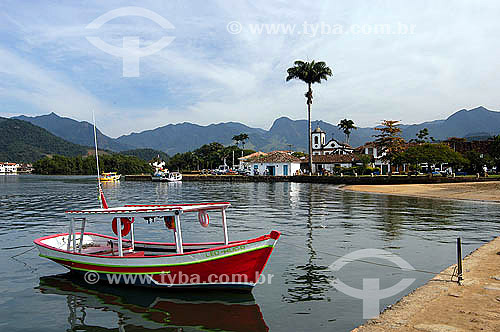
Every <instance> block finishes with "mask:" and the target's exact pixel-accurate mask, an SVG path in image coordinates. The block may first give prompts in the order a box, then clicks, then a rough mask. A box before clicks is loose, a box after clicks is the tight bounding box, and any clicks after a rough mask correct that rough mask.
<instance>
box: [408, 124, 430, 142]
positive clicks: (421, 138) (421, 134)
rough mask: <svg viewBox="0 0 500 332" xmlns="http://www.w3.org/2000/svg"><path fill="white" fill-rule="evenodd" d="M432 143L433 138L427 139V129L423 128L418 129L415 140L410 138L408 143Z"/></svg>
mask: <svg viewBox="0 0 500 332" xmlns="http://www.w3.org/2000/svg"><path fill="white" fill-rule="evenodd" d="M429 141H431V142H434V141H435V139H434V137H432V136H431V137H429V129H427V128H423V129H420V130H419V131H418V133H417V138H412V139H411V140H410V142H415V143H426V142H429Z"/></svg>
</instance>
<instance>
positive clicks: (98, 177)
mask: <svg viewBox="0 0 500 332" xmlns="http://www.w3.org/2000/svg"><path fill="white" fill-rule="evenodd" d="M92 120H94V145H95V160H96V163H97V187H98V188H97V189H98V195H99V204H100V205H101V209H102V198H101V193H102V188H101V176H100V174H99V153H98V152H97V134H96V129H95V113H94V110H92Z"/></svg>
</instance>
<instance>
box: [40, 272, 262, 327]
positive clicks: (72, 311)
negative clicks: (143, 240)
mask: <svg viewBox="0 0 500 332" xmlns="http://www.w3.org/2000/svg"><path fill="white" fill-rule="evenodd" d="M38 288H39V290H40V292H41V293H42V294H53V295H54V294H55V295H61V296H66V303H67V306H68V323H69V324H70V326H71V329H70V330H71V331H111V330H113V331H116V328H109V322H110V321H111V319H109V317H107V319H106V321H105V323H103V324H102V325H106V326H97V325H95V321H96V319H95V317H92V315H95V312H96V311H98V312H101V313H107V314H109V313H115V314H116V317H115V318H116V319H115V321H116V325H117V327H118V328H119V330H120V331H132V330H134V331H136V330H138V329H140V330H141V331H153V330H154V331H157V330H158V329H161V330H162V331H184V328H186V327H189V328H190V330H193V328H194V330H196V331H198V330H200V331H201V330H202V331H206V330H216V331H241V332H250V331H269V328H268V327H267V325H266V323H265V322H264V319H263V317H262V313H261V311H260V308H259V306H258V305H257V304H256V303H255V300H254V297H253V295H252V294H248V293H220V292H213V291H212V292H207V291H204V292H198V293H194V292H185V291H183V292H182V293H181V292H171V293H165V292H164V291H163V293H162V294H161V295H159V292H158V290H153V289H138V288H126V287H116V286H107V285H102V284H97V285H88V284H86V283H85V282H84V281H81V280H76V279H75V280H72V279H70V275H69V274H61V275H55V276H49V277H41V278H40V284H39V287H38ZM89 320H90V321H93V322H94V324H91V323H88V321H89Z"/></svg>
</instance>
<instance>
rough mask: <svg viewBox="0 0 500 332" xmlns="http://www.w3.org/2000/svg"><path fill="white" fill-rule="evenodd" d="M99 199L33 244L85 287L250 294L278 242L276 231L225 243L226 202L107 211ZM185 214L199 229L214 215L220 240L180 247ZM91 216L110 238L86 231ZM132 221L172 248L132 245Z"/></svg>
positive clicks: (141, 243)
mask: <svg viewBox="0 0 500 332" xmlns="http://www.w3.org/2000/svg"><path fill="white" fill-rule="evenodd" d="M101 198H102V201H103V202H102V203H103V204H102V205H103V207H102V208H96V209H88V210H80V211H67V212H66V214H67V216H68V217H69V231H68V233H64V234H56V235H49V236H45V237H42V238H39V239H36V240H35V241H34V243H35V244H36V246H37V247H38V250H39V251H40V256H41V257H45V258H48V259H50V260H53V261H54V262H56V263H59V264H61V265H63V266H64V267H67V268H68V269H70V270H71V271H72V272H76V273H79V274H82V275H84V277H85V280H86V281H87V282H88V283H95V282H97V281H99V280H100V281H103V282H109V283H110V284H133V285H138V286H149V287H175V288H178V287H196V288H198V287H203V288H207V287H208V288H228V289H244V290H251V289H252V288H253V287H254V286H255V284H256V283H257V282H258V280H259V277H260V275H261V273H262V270H263V269H264V267H265V265H266V263H267V261H268V259H269V257H270V255H271V252H272V250H273V248H274V246H275V245H276V242H277V240H278V238H279V237H280V232H278V231H272V232H271V233H270V234H267V235H263V236H260V237H257V238H254V239H249V240H238V241H230V240H229V236H228V229H227V222H226V209H227V208H229V206H230V203H227V202H222V203H199V204H171V205H124V206H121V207H114V208H108V207H107V204H106V201H105V199H104V196H103V195H102V191H101ZM186 213H194V214H198V220H199V222H200V224H201V225H202V226H205V227H207V226H208V224H209V216H208V214H209V213H210V216H211V217H212V219H213V217H214V214H215V213H218V214H219V215H220V218H217V219H220V221H221V223H222V229H223V241H221V242H210V243H208V242H207V243H184V242H183V240H182V222H181V219H182V218H181V217H183V216H184V214H186ZM96 217H101V218H106V219H108V220H109V222H110V223H111V225H112V228H113V231H114V232H115V234H116V236H108V235H102V234H96V233H90V232H86V226H87V221H89V220H93V219H94V218H96ZM212 219H210V222H213V220H212ZM153 221H160V223H158V222H156V223H152V222H153ZM138 222H148V223H151V224H152V225H151V226H152V227H167V228H168V229H170V230H171V231H172V232H173V237H174V240H175V243H174V242H172V243H159V242H147V241H138V240H137V238H136V234H135V233H134V224H136V223H138ZM77 223H78V224H79V225H77ZM158 224H160V225H158ZM77 226H79V229H78V230H79V231H77ZM118 230H121V231H118ZM82 234H83V236H82ZM127 237H128V238H127Z"/></svg>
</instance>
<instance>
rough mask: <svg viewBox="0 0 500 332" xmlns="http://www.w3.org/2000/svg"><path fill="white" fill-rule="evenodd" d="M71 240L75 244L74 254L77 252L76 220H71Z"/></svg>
mask: <svg viewBox="0 0 500 332" xmlns="http://www.w3.org/2000/svg"><path fill="white" fill-rule="evenodd" d="M71 235H72V236H71V240H72V242H73V252H76V234H75V219H74V218H71Z"/></svg>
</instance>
